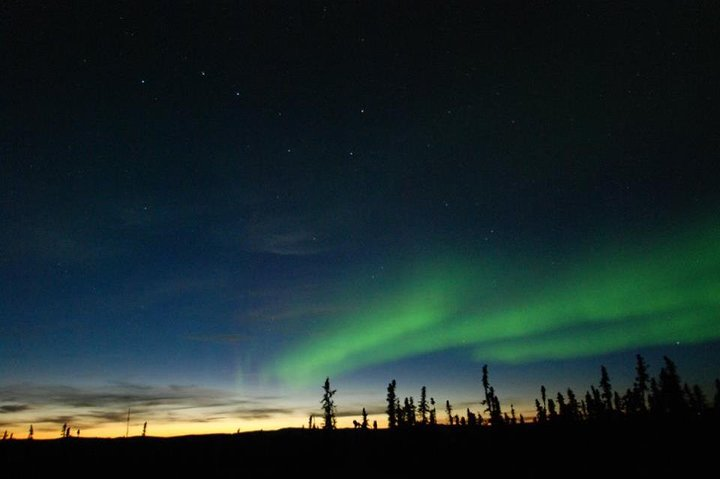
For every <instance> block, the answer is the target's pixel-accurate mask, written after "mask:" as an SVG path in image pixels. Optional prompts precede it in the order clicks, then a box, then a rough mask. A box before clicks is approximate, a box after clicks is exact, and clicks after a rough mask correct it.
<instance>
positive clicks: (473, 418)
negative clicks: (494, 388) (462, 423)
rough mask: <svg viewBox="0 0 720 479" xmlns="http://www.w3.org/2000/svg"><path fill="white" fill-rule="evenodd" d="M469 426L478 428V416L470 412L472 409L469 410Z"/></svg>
mask: <svg viewBox="0 0 720 479" xmlns="http://www.w3.org/2000/svg"><path fill="white" fill-rule="evenodd" d="M467 425H468V426H477V416H475V414H474V413H473V412H472V411H471V410H470V408H467Z"/></svg>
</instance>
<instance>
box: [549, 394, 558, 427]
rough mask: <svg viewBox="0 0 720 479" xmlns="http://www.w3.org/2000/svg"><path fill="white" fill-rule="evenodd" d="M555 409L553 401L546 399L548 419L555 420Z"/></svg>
mask: <svg viewBox="0 0 720 479" xmlns="http://www.w3.org/2000/svg"><path fill="white" fill-rule="evenodd" d="M557 418H558V415H557V411H556V410H555V401H553V400H552V399H548V421H550V422H557Z"/></svg>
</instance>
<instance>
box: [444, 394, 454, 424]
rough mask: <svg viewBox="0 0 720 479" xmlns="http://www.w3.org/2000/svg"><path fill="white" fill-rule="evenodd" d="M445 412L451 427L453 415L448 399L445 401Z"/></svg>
mask: <svg viewBox="0 0 720 479" xmlns="http://www.w3.org/2000/svg"><path fill="white" fill-rule="evenodd" d="M445 411H446V412H447V415H448V422H449V423H450V425H451V426H452V425H453V415H452V413H453V409H452V405H451V404H450V400H449V399H448V400H447V401H445Z"/></svg>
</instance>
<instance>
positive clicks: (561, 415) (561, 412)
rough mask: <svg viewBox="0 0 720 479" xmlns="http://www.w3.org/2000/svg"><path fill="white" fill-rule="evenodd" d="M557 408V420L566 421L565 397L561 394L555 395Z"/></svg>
mask: <svg viewBox="0 0 720 479" xmlns="http://www.w3.org/2000/svg"><path fill="white" fill-rule="evenodd" d="M557 408H558V419H562V420H563V421H566V420H567V418H568V417H567V414H568V413H567V405H566V404H565V397H564V396H563V395H562V393H557Z"/></svg>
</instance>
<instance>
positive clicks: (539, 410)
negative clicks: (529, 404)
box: [535, 399, 547, 423]
mask: <svg viewBox="0 0 720 479" xmlns="http://www.w3.org/2000/svg"><path fill="white" fill-rule="evenodd" d="M535 420H536V421H537V422H539V423H543V422H545V421H546V420H547V413H546V411H545V408H544V407H543V406H542V404H540V400H538V399H535Z"/></svg>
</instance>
